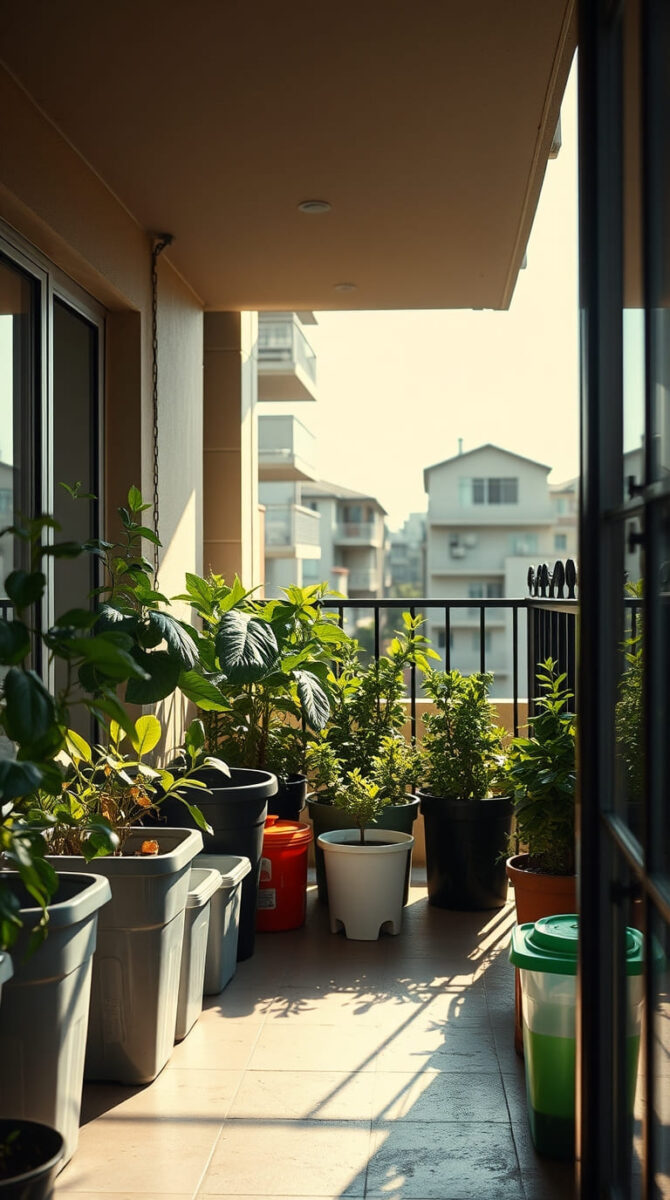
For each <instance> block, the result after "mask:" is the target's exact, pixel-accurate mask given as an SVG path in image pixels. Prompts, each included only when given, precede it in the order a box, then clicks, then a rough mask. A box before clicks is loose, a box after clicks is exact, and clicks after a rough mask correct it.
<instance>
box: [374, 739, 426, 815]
mask: <svg viewBox="0 0 670 1200" xmlns="http://www.w3.org/2000/svg"><path fill="white" fill-rule="evenodd" d="M420 769H421V755H420V752H419V751H418V750H416V749H415V747H414V746H412V745H410V743H409V742H407V741H406V740H405V738H404V737H401V736H398V735H397V734H389V735H388V736H387V737H385V738H382V742H381V745H380V747H379V753H378V754H375V756H374V758H373V759H372V766H371V768H370V779H371V781H372V783H374V784H376V786H377V787H378V788H379V795H380V798H381V799H382V800H384V801H385V803H386V804H404V803H406V801H407V797H408V795H409V793H410V792H411V790H412V788H413V787H415V786H416V781H417V779H418V778H419V774H420Z"/></svg>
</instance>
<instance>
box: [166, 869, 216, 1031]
mask: <svg viewBox="0 0 670 1200" xmlns="http://www.w3.org/2000/svg"><path fill="white" fill-rule="evenodd" d="M220 886H221V875H220V874H219V872H218V871H215V870H214V868H213V867H191V876H190V882H189V886H188V896H187V897H186V915H185V918H184V942H183V945H182V951H181V972H180V975H179V1002H178V1004H177V1028H176V1030H175V1035H174V1040H175V1042H181V1041H182V1040H183V1039H184V1038H185V1037H186V1034H187V1033H188V1031H189V1029H192V1028H193V1026H194V1025H195V1023H196V1021H197V1019H198V1017H199V1016H200V1013H201V1012H202V989H203V985H204V982H205V962H206V959H207V935H208V933H209V922H210V908H211V905H210V901H211V899H212V896H213V895H214V894H215V892H216V891H217V890H218V889H219V888H220Z"/></svg>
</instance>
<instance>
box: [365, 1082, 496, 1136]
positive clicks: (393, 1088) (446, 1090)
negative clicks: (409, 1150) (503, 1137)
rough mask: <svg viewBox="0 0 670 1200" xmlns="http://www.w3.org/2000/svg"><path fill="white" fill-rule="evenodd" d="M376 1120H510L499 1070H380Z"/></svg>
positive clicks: (377, 1085)
mask: <svg viewBox="0 0 670 1200" xmlns="http://www.w3.org/2000/svg"><path fill="white" fill-rule="evenodd" d="M372 1116H373V1124H377V1123H380V1124H383V1123H384V1122H388V1121H391V1120H394V1121H494V1122H502V1123H503V1124H505V1123H508V1115H507V1105H506V1103H505V1092H504V1090H503V1085H502V1080H501V1078H500V1075H499V1073H498V1072H495V1073H493V1072H490V1073H488V1074H481V1075H477V1074H472V1073H470V1074H463V1075H459V1074H456V1073H451V1072H445V1071H430V1070H422V1071H419V1072H415V1073H413V1074H408V1073H406V1072H399V1071H393V1072H391V1071H378V1072H377V1073H376V1074H375V1076H374V1099H373V1113H372Z"/></svg>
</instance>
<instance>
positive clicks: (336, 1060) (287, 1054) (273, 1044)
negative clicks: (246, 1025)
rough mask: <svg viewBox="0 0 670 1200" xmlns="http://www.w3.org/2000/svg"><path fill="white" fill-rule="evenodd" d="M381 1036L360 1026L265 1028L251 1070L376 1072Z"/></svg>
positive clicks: (256, 1048)
mask: <svg viewBox="0 0 670 1200" xmlns="http://www.w3.org/2000/svg"><path fill="white" fill-rule="evenodd" d="M381 1038H382V1034H381V1033H380V1032H379V1031H378V1030H377V1029H376V1028H369V1027H367V1026H363V1025H357V1024H356V1022H355V1021H353V1022H351V1024H350V1025H348V1026H347V1027H342V1026H335V1027H334V1026H332V1025H306V1026H305V1027H304V1029H301V1031H300V1033H299V1034H297V1033H296V1030H295V1029H294V1028H291V1027H290V1026H289V1025H279V1024H272V1025H266V1026H265V1027H264V1028H263V1029H262V1031H261V1033H260V1035H259V1038H258V1042H257V1044H256V1046H255V1048H254V1050H253V1053H252V1055H251V1058H250V1060H249V1064H248V1065H249V1069H250V1070H252V1071H294V1070H295V1071H374V1069H375V1061H376V1057H377V1054H378V1052H379V1049H380V1044H381Z"/></svg>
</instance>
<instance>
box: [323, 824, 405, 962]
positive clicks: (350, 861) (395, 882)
mask: <svg viewBox="0 0 670 1200" xmlns="http://www.w3.org/2000/svg"><path fill="white" fill-rule="evenodd" d="M379 843H386V844H382V845H380V844H379ZM318 844H319V845H320V846H321V849H322V850H323V853H324V859H325V864H326V878H327V881H328V906H329V909H330V928H331V932H332V933H338V932H339V930H340V929H341V928H344V932H345V934H346V936H347V937H348V938H351V939H352V940H354V941H361V942H374V941H376V940H377V938H378V937H379V934H380V932H381V931H383V932H385V933H392V934H398V933H400V927H401V924H402V910H403V900H404V890H405V877H406V874H407V871H408V870H409V867H410V860H411V854H412V846H413V845H414V838H413V836H412V834H411V833H397V832H396V831H395V830H391V829H366V831H365V843H364V844H363V845H361V841H360V834H359V832H358V830H357V829H337V830H334V831H333V832H332V833H322V834H321V835H320V837H319V838H318Z"/></svg>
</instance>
